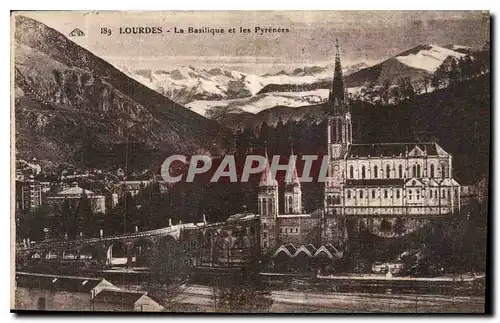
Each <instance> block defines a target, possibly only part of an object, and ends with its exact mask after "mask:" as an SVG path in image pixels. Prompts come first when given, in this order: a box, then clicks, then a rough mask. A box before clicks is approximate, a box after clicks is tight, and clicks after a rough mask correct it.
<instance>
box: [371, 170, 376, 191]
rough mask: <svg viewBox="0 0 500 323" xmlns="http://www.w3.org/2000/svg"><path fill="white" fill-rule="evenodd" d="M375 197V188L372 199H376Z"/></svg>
mask: <svg viewBox="0 0 500 323" xmlns="http://www.w3.org/2000/svg"><path fill="white" fill-rule="evenodd" d="M375 167H376V166H375ZM374 198H375V190H372V199H374Z"/></svg>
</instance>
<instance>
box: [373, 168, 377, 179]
mask: <svg viewBox="0 0 500 323" xmlns="http://www.w3.org/2000/svg"><path fill="white" fill-rule="evenodd" d="M373 178H378V166H377V165H375V166H374V167H373Z"/></svg>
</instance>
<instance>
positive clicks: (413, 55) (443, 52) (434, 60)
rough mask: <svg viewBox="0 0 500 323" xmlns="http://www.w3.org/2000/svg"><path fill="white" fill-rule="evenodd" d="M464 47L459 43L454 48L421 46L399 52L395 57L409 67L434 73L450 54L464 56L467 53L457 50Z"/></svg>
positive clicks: (457, 56) (456, 56)
mask: <svg viewBox="0 0 500 323" xmlns="http://www.w3.org/2000/svg"><path fill="white" fill-rule="evenodd" d="M462 48H463V47H461V46H457V45H454V46H453V49H448V48H445V47H440V46H437V45H426V46H419V47H415V48H413V49H412V50H410V51H407V52H404V53H402V54H399V55H398V56H396V57H395V58H396V59H397V60H398V61H399V62H401V63H403V64H405V65H407V66H409V67H413V68H417V69H421V70H425V71H427V72H429V73H434V72H435V71H436V70H437V68H438V67H439V65H441V64H442V63H443V61H444V60H445V59H446V58H448V57H449V56H452V57H455V58H456V59H459V58H461V57H464V56H465V54H463V53H460V52H458V51H457V50H459V49H462Z"/></svg>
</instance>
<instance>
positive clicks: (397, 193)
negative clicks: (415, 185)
mask: <svg viewBox="0 0 500 323" xmlns="http://www.w3.org/2000/svg"><path fill="white" fill-rule="evenodd" d="M400 196H401V195H400V194H399V190H396V198H400Z"/></svg>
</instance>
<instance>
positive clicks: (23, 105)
mask: <svg viewBox="0 0 500 323" xmlns="http://www.w3.org/2000/svg"><path fill="white" fill-rule="evenodd" d="M14 19H15V34H14V40H13V44H12V46H13V47H14V49H15V51H14V56H15V57H14V69H15V97H14V99H15V116H16V120H15V136H16V158H23V159H30V158H32V157H36V158H37V159H38V160H39V161H41V162H42V163H43V162H44V161H45V162H46V163H47V164H49V165H50V164H54V165H56V164H61V163H70V164H74V165H85V166H92V167H98V168H106V167H108V166H109V167H115V168H117V167H130V168H132V167H134V165H133V164H134V162H138V163H143V164H144V165H141V167H150V166H152V165H151V164H152V163H153V164H154V166H156V167H157V166H159V164H161V162H162V161H163V159H164V158H165V156H167V155H169V154H171V153H173V152H175V153H186V154H189V153H208V152H210V151H212V150H214V149H217V150H218V149H222V150H225V149H227V147H229V146H230V143H229V141H228V139H227V138H228V135H229V132H228V130H227V129H226V128H225V127H223V126H221V125H220V124H219V123H217V122H215V121H212V120H208V119H206V118H204V117H202V116H200V115H199V114H197V113H194V112H192V111H190V110H189V109H186V108H184V107H183V106H181V105H179V104H178V103H176V102H174V101H172V100H170V99H168V98H166V97H165V96H163V95H161V94H160V93H158V92H156V91H153V90H151V89H150V88H149V87H147V86H145V85H143V84H142V83H140V82H137V81H136V80H134V79H131V78H129V77H128V76H127V75H125V74H124V73H122V72H121V71H119V70H118V69H116V68H115V67H113V66H112V65H111V64H109V63H108V62H106V61H104V60H102V59H101V58H99V57H97V56H95V55H94V54H92V53H91V52H89V51H88V50H86V49H84V48H82V47H80V46H78V45H77V44H75V43H74V42H72V41H71V40H69V39H68V38H66V37H65V36H64V35H62V34H61V33H59V32H58V31H56V30H54V29H52V28H49V27H48V26H46V25H44V24H42V23H40V22H38V21H36V20H33V19H31V18H27V17H24V16H16V17H15V18H14ZM138 167H139V166H138Z"/></svg>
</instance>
